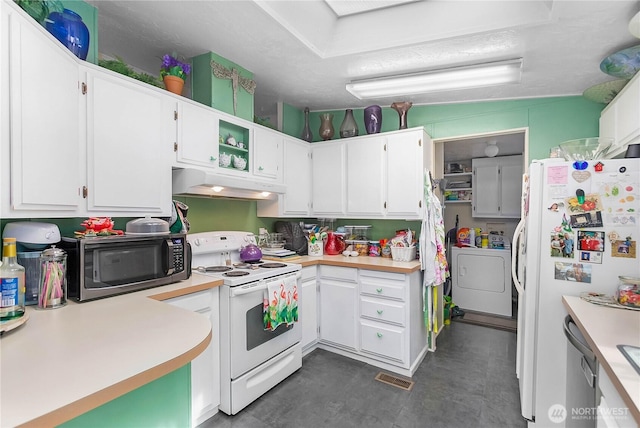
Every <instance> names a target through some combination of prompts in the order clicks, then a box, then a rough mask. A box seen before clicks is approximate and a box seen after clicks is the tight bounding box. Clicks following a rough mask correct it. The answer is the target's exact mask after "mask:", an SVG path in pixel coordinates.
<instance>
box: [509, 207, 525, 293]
mask: <svg viewBox="0 0 640 428" xmlns="http://www.w3.org/2000/svg"><path fill="white" fill-rule="evenodd" d="M525 224H526V219H525V218H524V217H523V218H522V219H521V220H520V222H519V223H518V225H517V226H516V230H515V232H514V233H513V242H512V243H511V262H512V263H511V277H512V278H513V284H514V285H515V287H516V290H517V291H518V294H524V287H523V286H522V282H520V278H518V263H520V262H522V260H521V258H522V257H517V256H518V254H517V252H518V249H519V248H520V234H521V232H522V229H523V228H524V225H525ZM520 256H521V255H520ZM516 260H517V262H516Z"/></svg>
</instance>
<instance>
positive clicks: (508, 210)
mask: <svg viewBox="0 0 640 428" xmlns="http://www.w3.org/2000/svg"><path fill="white" fill-rule="evenodd" d="M522 162H523V161H522V156H520V155H518V156H503V157H495V158H480V159H473V160H472V169H473V178H472V181H473V186H472V187H473V208H472V215H473V217H488V218H494V217H504V218H519V217H520V205H521V204H520V201H521V195H522V171H523V165H522Z"/></svg>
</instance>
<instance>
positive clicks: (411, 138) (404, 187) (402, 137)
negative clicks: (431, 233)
mask: <svg viewBox="0 0 640 428" xmlns="http://www.w3.org/2000/svg"><path fill="white" fill-rule="evenodd" d="M422 137H423V133H422V131H420V132H419V133H413V132H412V133H400V134H394V135H389V136H388V137H387V143H386V144H387V166H386V171H387V207H386V209H387V215H388V216H410V217H414V218H415V217H417V216H420V213H421V211H422V191H423V177H422V176H423V171H422V169H423V167H424V165H423V150H424V144H425V143H426V142H425V141H423V138H422Z"/></svg>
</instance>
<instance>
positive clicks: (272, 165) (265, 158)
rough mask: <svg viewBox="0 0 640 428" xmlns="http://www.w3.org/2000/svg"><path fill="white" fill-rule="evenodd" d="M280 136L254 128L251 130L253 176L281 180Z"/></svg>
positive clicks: (277, 133)
mask: <svg viewBox="0 0 640 428" xmlns="http://www.w3.org/2000/svg"><path fill="white" fill-rule="evenodd" d="M282 139H283V138H282V134H281V133H280V132H277V131H272V130H270V129H266V128H262V127H259V126H256V127H255V129H254V130H253V175H254V176H256V177H259V178H267V179H270V180H276V181H281V180H282V168H281V165H282V148H283V143H282Z"/></svg>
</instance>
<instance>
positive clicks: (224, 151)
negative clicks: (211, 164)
mask: <svg viewBox="0 0 640 428" xmlns="http://www.w3.org/2000/svg"><path fill="white" fill-rule="evenodd" d="M218 125H219V128H218V153H219V163H218V164H219V166H220V169H221V171H224V172H229V171H233V172H234V173H235V172H245V173H248V172H249V171H251V166H252V165H251V156H250V148H251V143H252V141H253V138H252V137H253V128H252V127H250V126H248V125H244V124H240V123H233V122H232V121H231V120H225V119H222V118H221V119H220V120H219V122H218Z"/></svg>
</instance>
